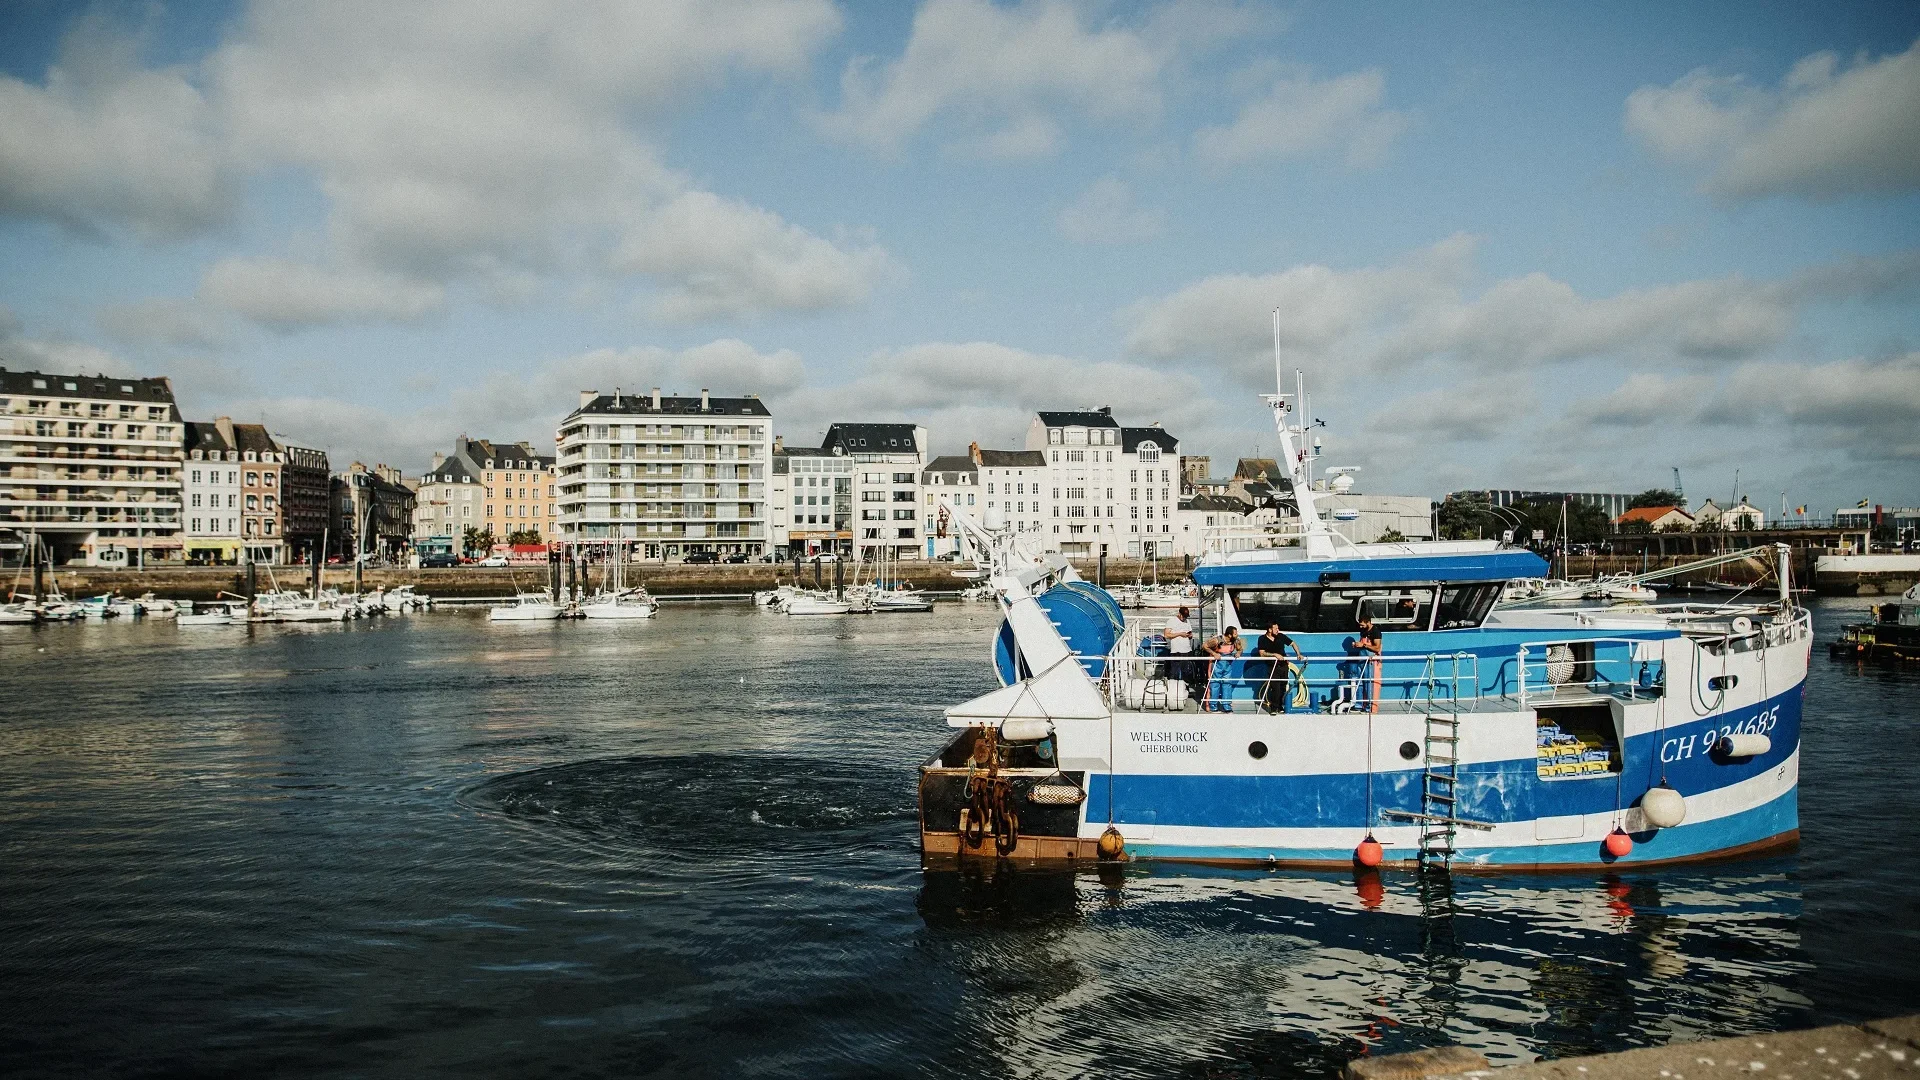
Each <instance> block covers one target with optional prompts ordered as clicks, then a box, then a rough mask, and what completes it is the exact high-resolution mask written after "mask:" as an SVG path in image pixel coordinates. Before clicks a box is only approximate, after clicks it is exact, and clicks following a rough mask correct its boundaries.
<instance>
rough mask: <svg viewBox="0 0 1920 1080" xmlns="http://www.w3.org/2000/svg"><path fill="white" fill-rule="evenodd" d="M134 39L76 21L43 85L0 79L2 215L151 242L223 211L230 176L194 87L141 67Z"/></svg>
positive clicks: (175, 72)
mask: <svg viewBox="0 0 1920 1080" xmlns="http://www.w3.org/2000/svg"><path fill="white" fill-rule="evenodd" d="M136 50H137V42H136V41H134V40H133V39H131V38H129V37H126V36H124V35H121V34H119V33H117V32H116V31H115V30H113V29H112V28H111V27H109V26H107V25H106V24H105V23H104V22H102V21H100V20H98V19H95V18H91V17H89V18H83V19H82V20H81V21H80V23H79V26H78V27H77V28H76V30H75V31H74V32H73V33H72V34H71V35H69V37H68V38H67V40H66V42H65V43H64V45H63V47H62V49H61V52H60V56H59V59H58V60H57V61H56V62H55V63H54V64H53V65H52V66H51V67H50V68H48V70H47V74H46V83H45V85H44V86H35V85H33V84H31V83H27V82H24V81H22V80H20V79H16V78H12V77H0V213H6V214H14V215H20V216H27V217H41V218H47V219H50V220H53V221H57V222H59V223H61V224H62V225H65V226H67V227H69V228H75V229H81V230H84V231H89V232H99V233H112V232H116V231H119V230H121V229H126V230H131V231H132V232H133V233H134V234H135V235H138V236H140V237H142V238H146V239H171V238H175V237H179V236H183V235H187V234H189V233H192V232H194V231H197V230H199V229H201V228H204V227H205V226H207V225H209V224H211V223H213V222H215V221H217V220H219V219H221V218H222V217H224V216H225V215H226V212H227V208H228V205H229V203H230V201H231V199H232V197H233V185H232V182H231V181H232V178H231V176H230V175H229V172H228V170H227V168H226V163H225V159H224V153H223V150H222V147H221V145H220V141H219V139H218V137H217V135H216V133H215V132H214V131H213V130H212V128H211V125H210V124H209V123H208V117H207V115H206V108H205V101H204V100H203V98H202V97H201V94H200V91H199V90H198V89H197V88H195V87H194V86H193V85H192V83H191V82H189V80H188V78H187V74H186V73H185V72H184V71H181V70H179V69H173V68H169V69H163V70H155V71H143V70H140V68H139V65H138V63H137V59H136V56H135V53H136Z"/></svg>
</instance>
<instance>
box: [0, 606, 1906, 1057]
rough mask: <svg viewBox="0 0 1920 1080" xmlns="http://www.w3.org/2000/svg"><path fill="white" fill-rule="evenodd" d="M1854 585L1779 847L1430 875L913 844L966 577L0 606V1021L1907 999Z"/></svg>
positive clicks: (1206, 1043) (1031, 1042)
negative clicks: (163, 607) (1847, 639)
mask: <svg viewBox="0 0 1920 1080" xmlns="http://www.w3.org/2000/svg"><path fill="white" fill-rule="evenodd" d="M1869 602H1870V601H1866V600H1862V601H1818V602H1816V610H1815V618H1816V622H1815V625H1816V630H1817V644H1816V652H1815V656H1814V660H1813V669H1812V674H1811V677H1810V678H1809V681H1808V689H1807V701H1806V714H1805V722H1804V732H1805V735H1804V737H1805V747H1804V751H1803V755H1802V764H1801V787H1800V808H1801V828H1802V843H1801V847H1800V849H1799V851H1798V852H1797V853H1795V854H1790V855H1781V856H1775V857H1769V858H1764V859H1756V860H1747V861H1739V862H1731V863H1722V864H1714V865H1707V866H1696V867H1684V868H1672V869H1652V870H1632V871H1623V872H1619V873H1613V872H1609V871H1607V870H1605V869H1604V868H1602V867H1600V866H1598V865H1596V867H1595V868H1594V870H1593V871H1592V872H1591V873H1578V872H1574V873H1561V874H1553V875H1535V876H1478V875H1467V874H1460V875H1455V876H1454V877H1453V878H1452V880H1451V881H1450V882H1449V881H1446V880H1444V879H1434V880H1428V881H1424V882H1423V881H1422V880H1420V879H1418V878H1416V877H1415V876H1413V875H1411V874H1402V873H1387V874H1384V875H1379V876H1361V877H1356V876H1355V875H1354V874H1351V873H1319V874H1314V873H1299V872H1281V871H1261V870H1250V871H1224V870H1206V869H1196V868H1191V867H1174V866H1153V865H1147V866H1137V865H1136V866H1131V867H1127V868H1125V869H1124V870H1121V869H1116V868H1109V869H1108V870H1107V871H1106V872H1100V871H1095V870H1091V869H1089V870H1087V871H1083V872H1078V873H1074V872H1065V871H1014V870H1008V869H1005V868H1001V869H998V870H996V869H994V868H993V867H992V866H991V864H987V865H983V866H976V867H968V868H963V869H959V870H953V869H946V870H923V868H922V866H921V864H920V859H919V854H918V851H917V847H916V831H915V812H916V810H915V778H916V774H915V768H916V766H917V765H918V764H919V763H920V762H921V761H922V760H924V759H925V758H926V757H927V756H928V755H929V754H930V753H932V752H933V751H934V749H936V748H937V747H938V745H939V744H940V743H941V742H942V741H943V740H944V738H945V735H946V732H945V729H944V728H943V727H942V725H941V722H940V719H939V715H940V709H941V707H942V706H943V705H945V704H947V703H952V702H957V701H960V700H963V699H965V698H968V697H971V696H973V695H975V694H978V693H981V692H983V691H984V690H987V689H990V688H991V686H992V684H993V683H992V675H991V670H990V648H991V639H992V634H993V632H994V630H995V627H996V622H997V617H996V616H995V614H994V613H993V611H992V609H991V607H990V606H989V605H985V604H966V605H956V604H942V605H940V606H939V608H938V609H937V610H936V611H935V612H934V613H933V614H931V615H920V614H899V615H875V616H857V617H843V618H823V619H811V620H809V619H797V618H788V617H785V616H779V615H771V614H765V613H761V612H757V611H754V610H752V609H751V608H749V607H747V606H743V605H734V606H723V605H697V606H696V605H686V606H678V607H673V606H670V607H668V608H667V609H666V610H664V611H663V612H662V613H661V615H660V617H659V618H657V619H654V620H650V621H644V622H613V623H529V624H490V623H488V622H487V621H486V619H485V616H484V614H481V613H476V612H468V613H436V614H430V615H416V616H407V617H395V618H388V619H376V620H364V621H361V622H357V623H353V624H349V625H346V626H339V625H309V626H300V625H291V626H266V625H261V626H252V627H247V626H242V627H236V628H198V629H190V628H181V627H176V626H174V625H173V624H171V623H170V622H167V621H162V620H150V621H139V622H135V621H131V620H119V621H117V622H109V623H106V624H94V625H52V626H42V627H33V628H11V627H0V677H3V679H4V683H3V685H4V694H0V998H3V999H4V1008H0V1061H4V1062H6V1066H7V1068H6V1071H7V1072H8V1073H9V1074H10V1075H76V1076H77V1075H97V1074H111V1075H150V1074H162V1073H166V1074H180V1073H190V1074H201V1075H215V1074H236V1073H244V1074H255V1075H258V1074H272V1075H278V1076H301V1075H354V1076H418V1075H423V1074H436V1075H449V1074H451V1075H459V1076H462V1077H478V1076H543V1075H566V1076H599V1075H623V1076H626V1075H659V1076H901V1075H921V1076H1009V1077H1029V1076H1051V1075H1061V1076H1067V1075H1102V1076H1142V1077H1146V1076H1209V1077H1211V1076H1315V1075H1333V1074H1335V1073H1337V1072H1338V1070H1339V1068H1340V1066H1341V1064H1342V1063H1344V1062H1345V1061H1347V1060H1349V1059H1351V1058H1353V1057H1355V1056H1357V1055H1360V1054H1363V1053H1364V1054H1383V1053H1394V1052H1399V1051H1403V1050H1410V1049H1416V1048H1418V1047H1421V1046H1427V1045H1434V1044H1439V1043H1460V1044H1465V1045H1467V1046H1471V1047H1475V1048H1478V1049H1481V1050H1483V1051H1485V1052H1486V1054H1487V1055H1488V1057H1490V1058H1491V1059H1493V1060H1494V1061H1496V1062H1502V1061H1508V1062H1511V1061H1520V1060H1528V1059H1531V1058H1534V1057H1540V1056H1547V1057H1562V1056H1567V1055H1571V1054H1578V1053H1587V1052H1594V1051H1607V1050H1617V1049H1624V1048H1628V1047H1634V1046H1643V1045H1652V1044H1662V1043H1667V1042H1672V1041H1676V1040H1686V1039H1696V1038H1703V1037H1708V1036H1718V1035H1732V1034H1740V1033H1747V1032H1757V1031H1769V1030H1775V1029H1780V1028H1787V1027H1801V1026H1809V1025H1814V1024H1823V1023H1831V1022H1838V1021H1847V1020H1858V1019H1864V1018H1869V1017H1876V1016H1884V1015H1893V1014H1898V1013H1910V1012H1916V1011H1920V965H1916V964H1915V962H1914V961H1915V958H1916V957H1920V890H1916V889H1915V887H1914V886H1915V880H1914V866H1915V852H1916V851H1920V802H1917V801H1916V799H1915V796H1914V791H1915V788H1916V784H1915V772H1916V765H1915V759H1914V757H1913V755H1912V754H1911V753H1910V752H1909V751H1910V748H1911V742H1912V739H1911V734H1912V725H1913V720H1914V718H1915V716H1916V715H1920V672H1915V671H1899V670H1893V669H1887V668H1878V667H1861V666H1857V665H1853V664H1842V663H1836V662H1832V661H1829V660H1828V659H1826V657H1825V652H1824V646H1823V645H1822V644H1819V643H1824V642H1825V641H1826V640H1828V639H1830V638H1831V637H1832V636H1834V634H1835V633H1836V632H1837V630H1838V627H1839V625H1840V623H1842V622H1844V621H1849V620H1858V619H1861V618H1864V617H1865V611H1866V607H1867V605H1868V603H1869ZM1245 719H1246V722H1247V723H1248V724H1249V725H1250V726H1252V725H1258V724H1261V723H1274V722H1281V721H1279V720H1276V719H1274V718H1261V717H1255V716H1248V717H1246V718H1245ZM1285 722H1289V723H1301V722H1311V719H1310V718H1297V717H1296V718H1287V719H1286V721H1285Z"/></svg>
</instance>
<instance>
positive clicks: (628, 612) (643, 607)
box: [580, 589, 660, 619]
mask: <svg viewBox="0 0 1920 1080" xmlns="http://www.w3.org/2000/svg"><path fill="white" fill-rule="evenodd" d="M659 610H660V606H659V605H658V604H657V603H655V602H654V599H653V597H651V596H648V595H647V593H646V590H644V589H627V590H625V591H624V592H617V593H601V594H600V595H598V596H594V597H591V598H589V599H588V600H587V601H586V602H585V603H582V604H581V605H580V614H582V615H585V616H586V617H587V618H589V619H651V618H653V616H654V614H655V613H656V612H658V611H659Z"/></svg>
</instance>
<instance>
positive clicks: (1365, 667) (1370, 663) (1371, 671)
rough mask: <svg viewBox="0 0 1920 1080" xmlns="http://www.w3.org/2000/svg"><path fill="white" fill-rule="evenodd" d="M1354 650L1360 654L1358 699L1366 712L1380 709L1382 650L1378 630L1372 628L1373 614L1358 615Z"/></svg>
mask: <svg viewBox="0 0 1920 1080" xmlns="http://www.w3.org/2000/svg"><path fill="white" fill-rule="evenodd" d="M1354 651H1355V652H1357V653H1359V654H1360V658H1361V665H1360V701H1361V703H1362V704H1364V705H1366V707H1367V711H1368V712H1379V711H1380V655H1381V653H1382V652H1383V651H1384V648H1383V646H1382V643H1381V641H1380V631H1379V630H1377V629H1375V628H1374V625H1373V616H1372V615H1371V614H1367V613H1362V614H1361V616H1360V636H1359V638H1358V639H1357V640H1356V641H1355V642H1354Z"/></svg>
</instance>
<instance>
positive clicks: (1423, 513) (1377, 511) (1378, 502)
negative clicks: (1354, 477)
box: [1314, 490, 1434, 544]
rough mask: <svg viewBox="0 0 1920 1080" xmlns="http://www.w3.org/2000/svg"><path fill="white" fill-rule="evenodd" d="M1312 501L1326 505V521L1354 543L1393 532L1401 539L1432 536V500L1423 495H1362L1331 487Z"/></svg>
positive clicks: (1383, 537) (1417, 538) (1376, 541)
mask: <svg viewBox="0 0 1920 1080" xmlns="http://www.w3.org/2000/svg"><path fill="white" fill-rule="evenodd" d="M1314 504H1315V505H1316V506H1322V507H1325V508H1326V509H1327V511H1328V514H1329V518H1330V520H1329V521H1328V522H1327V524H1328V526H1329V527H1330V528H1332V530H1333V531H1334V532H1336V533H1339V534H1340V535H1342V536H1344V537H1346V538H1347V539H1349V540H1351V541H1353V542H1354V543H1356V544H1373V543H1378V542H1380V541H1382V540H1385V539H1389V538H1392V537H1394V536H1396V535H1397V536H1398V537H1399V539H1401V540H1432V539H1433V538H1434V536H1433V500H1432V499H1429V498H1427V497H1426V496H1425V495H1365V494H1362V493H1360V492H1357V491H1339V490H1334V491H1329V492H1327V493H1325V494H1323V495H1321V496H1320V498H1318V499H1315V500H1314ZM1349 514H1350V515H1352V516H1351V517H1349V516H1347V515H1349Z"/></svg>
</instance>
